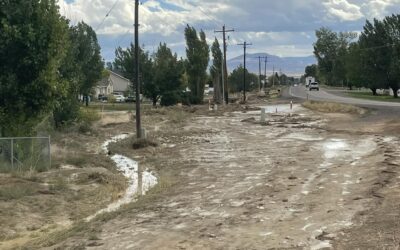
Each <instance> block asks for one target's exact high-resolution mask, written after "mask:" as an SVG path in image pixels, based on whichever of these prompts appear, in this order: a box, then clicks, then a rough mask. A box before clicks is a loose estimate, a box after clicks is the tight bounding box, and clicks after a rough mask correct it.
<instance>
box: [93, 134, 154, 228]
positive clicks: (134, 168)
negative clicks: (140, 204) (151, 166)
mask: <svg viewBox="0 0 400 250" xmlns="http://www.w3.org/2000/svg"><path fill="white" fill-rule="evenodd" d="M128 137H129V134H121V135H117V136H114V137H112V138H111V139H109V140H107V141H105V142H104V143H103V145H102V146H101V149H102V150H103V152H104V153H106V154H108V152H109V151H108V145H110V143H112V142H118V141H120V140H123V139H126V138H128ZM111 160H112V161H113V162H114V163H115V165H116V167H117V169H118V170H119V171H120V172H122V173H123V175H124V176H125V177H126V178H127V179H128V183H129V186H128V188H127V189H126V191H125V194H124V195H123V196H122V197H121V198H120V199H118V200H116V201H114V202H113V203H111V204H109V205H108V206H107V207H106V208H103V209H101V210H99V211H97V212H96V213H95V214H93V215H91V216H89V217H87V218H86V221H90V220H92V219H93V218H95V217H96V216H97V215H99V214H102V213H109V212H113V211H116V210H118V209H119V208H120V207H121V206H122V205H125V204H128V203H130V202H133V201H135V198H136V195H138V194H142V195H144V194H146V192H147V191H149V190H150V189H151V188H152V187H154V186H155V185H157V177H155V176H154V175H153V174H152V172H149V171H147V170H145V171H140V173H139V166H138V163H137V162H136V161H134V160H132V159H131V158H128V157H126V156H123V155H118V154H116V155H113V156H111ZM140 183H141V185H140Z"/></svg>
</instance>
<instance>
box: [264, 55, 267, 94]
mask: <svg viewBox="0 0 400 250" xmlns="http://www.w3.org/2000/svg"><path fill="white" fill-rule="evenodd" d="M264 62H265V64H264V89H265V86H267V79H268V78H267V62H268V56H266V57H265V61H264Z"/></svg>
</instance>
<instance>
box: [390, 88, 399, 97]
mask: <svg viewBox="0 0 400 250" xmlns="http://www.w3.org/2000/svg"><path fill="white" fill-rule="evenodd" d="M391 89H392V90H393V97H394V98H398V97H399V95H398V94H397V91H398V90H399V88H398V87H394V88H391Z"/></svg>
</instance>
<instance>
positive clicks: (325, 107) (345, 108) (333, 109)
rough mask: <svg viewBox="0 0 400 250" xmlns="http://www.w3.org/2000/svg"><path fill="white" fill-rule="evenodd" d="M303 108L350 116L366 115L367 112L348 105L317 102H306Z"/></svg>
mask: <svg viewBox="0 0 400 250" xmlns="http://www.w3.org/2000/svg"><path fill="white" fill-rule="evenodd" d="M302 105H303V107H305V108H308V109H311V110H314V111H318V112H322V113H349V114H358V115H362V114H365V112H366V110H365V109H362V108H359V107H356V106H353V105H348V104H340V103H332V102H316V101H306V102H304V103H303V104H302Z"/></svg>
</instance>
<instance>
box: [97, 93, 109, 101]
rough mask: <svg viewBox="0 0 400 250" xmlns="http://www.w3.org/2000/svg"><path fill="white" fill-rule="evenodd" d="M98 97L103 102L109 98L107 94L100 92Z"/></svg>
mask: <svg viewBox="0 0 400 250" xmlns="http://www.w3.org/2000/svg"><path fill="white" fill-rule="evenodd" d="M97 99H98V100H99V101H101V102H106V101H107V100H108V97H107V96H106V95H103V94H100V95H99V96H98V97H97Z"/></svg>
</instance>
